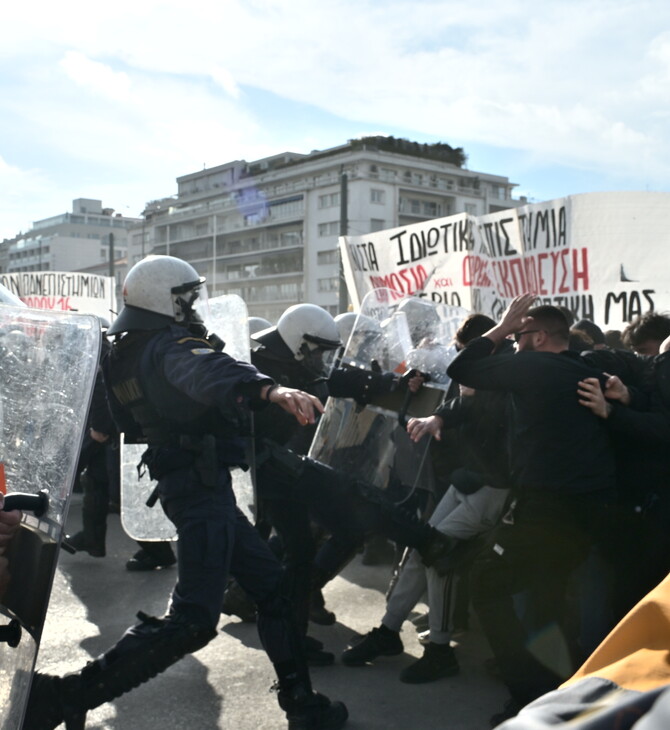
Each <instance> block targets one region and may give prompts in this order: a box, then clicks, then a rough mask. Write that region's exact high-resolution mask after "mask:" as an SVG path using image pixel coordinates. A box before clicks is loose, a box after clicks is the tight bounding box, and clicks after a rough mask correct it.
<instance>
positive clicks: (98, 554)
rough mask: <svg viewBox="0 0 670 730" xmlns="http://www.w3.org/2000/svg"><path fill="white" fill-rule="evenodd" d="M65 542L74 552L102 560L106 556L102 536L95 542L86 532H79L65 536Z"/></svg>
mask: <svg viewBox="0 0 670 730" xmlns="http://www.w3.org/2000/svg"><path fill="white" fill-rule="evenodd" d="M65 542H67V544H68V545H70V547H72V548H74V549H75V550H76V552H78V553H82V552H83V553H88V554H89V555H90V556H91V557H93V558H104V557H105V555H106V550H105V538H104V536H103V537H102V539H101V540H99V539H98V540H96V539H95V538H93V537H92V536H91V534H90V533H87V531H86V530H80V531H79V532H76V533H75V534H74V535H67V536H66V537H65Z"/></svg>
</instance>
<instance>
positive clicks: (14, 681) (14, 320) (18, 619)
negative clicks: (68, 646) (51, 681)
mask: <svg viewBox="0 0 670 730" xmlns="http://www.w3.org/2000/svg"><path fill="white" fill-rule="evenodd" d="M99 351H100V324H99V322H98V319H97V318H96V317H92V316H85V315H66V314H52V313H49V312H44V311H41V310H40V311H38V310H34V309H28V308H23V307H14V306H6V305H0V403H1V404H2V407H1V409H0V410H1V412H2V420H1V423H0V464H1V467H0V468H1V469H2V471H3V472H4V482H5V488H6V491H7V493H8V497H7V499H6V501H7V505H6V506H7V508H11V506H12V505H11V502H14V503H15V504H16V501H17V500H19V502H20V504H19V505H18V506H19V507H21V508H22V509H24V510H28V509H34V511H33V512H28V511H24V517H23V521H22V523H21V526H20V529H19V532H18V534H17V535H16V537H15V538H14V540H13V541H12V543H11V544H10V546H9V548H8V550H7V552H6V553H5V557H6V558H7V559H8V569H9V573H10V579H9V583H8V585H7V588H6V590H4V591H3V592H2V593H1V594H0V728H2V730H16V728H20V727H21V722H22V718H23V713H24V708H25V705H26V702H27V699H28V692H29V689H30V679H31V676H32V670H33V666H34V663H35V658H36V655H37V650H38V648H39V643H40V638H41V634H42V627H43V625H44V619H45V616H46V611H47V606H48V603H49V596H50V593H51V586H52V582H53V577H54V573H55V570H56V562H57V559H58V548H59V545H60V541H61V536H62V534H63V526H64V524H65V519H66V517H67V509H68V504H69V498H70V493H71V491H72V485H73V482H74V477H75V472H76V468H77V462H78V460H79V452H80V449H81V444H82V439H83V435H84V430H85V427H86V420H87V415H88V409H89V405H90V399H91V394H92V391H93V383H94V380H95V374H96V370H97V367H98V358H99ZM36 494H41V496H40V497H39V498H37V499H36V501H37V504H38V507H33V506H30V505H26V504H25V503H26V502H27V501H29V499H30V498H29V496H28V495H36ZM21 503H22V504H21Z"/></svg>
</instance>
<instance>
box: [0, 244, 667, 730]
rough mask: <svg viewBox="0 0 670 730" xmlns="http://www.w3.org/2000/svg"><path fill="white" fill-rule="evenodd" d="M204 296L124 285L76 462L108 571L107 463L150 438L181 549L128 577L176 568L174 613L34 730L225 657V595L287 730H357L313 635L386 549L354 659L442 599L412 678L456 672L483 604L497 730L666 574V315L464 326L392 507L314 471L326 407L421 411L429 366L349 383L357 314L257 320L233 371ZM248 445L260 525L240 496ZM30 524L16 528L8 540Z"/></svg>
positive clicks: (383, 497) (291, 312)
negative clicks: (613, 322) (385, 571)
mask: <svg viewBox="0 0 670 730" xmlns="http://www.w3.org/2000/svg"><path fill="white" fill-rule="evenodd" d="M203 290H204V280H203V279H201V278H200V277H199V276H198V274H197V272H196V271H195V270H194V269H193V268H192V267H191V266H190V265H189V264H186V263H185V262H183V261H180V260H179V259H174V258H173V257H169V256H152V257H148V258H147V259H144V260H143V261H141V262H139V263H138V264H136V265H135V266H134V267H133V268H132V269H131V270H130V272H129V273H128V276H127V278H126V282H125V285H124V299H125V306H124V309H123V310H122V312H121V313H120V315H119V316H118V317H117V319H116V320H115V321H114V323H113V324H112V325H111V327H109V328H108V329H107V335H108V336H110V337H111V336H114V337H115V341H114V344H113V345H110V346H109V347H108V348H107V350H108V351H107V352H106V355H105V357H104V360H103V362H102V367H101V371H102V375H101V379H100V380H99V383H98V388H97V391H96V398H95V399H94V408H93V410H92V412H91V421H90V430H89V437H90V438H91V439H92V443H91V444H89V449H90V451H91V453H92V454H93V456H92V457H90V458H88V457H87V458H86V459H83V460H82V469H83V468H84V466H86V469H85V471H84V474H85V477H84V490H85V494H84V501H85V504H84V507H85V509H84V526H83V529H82V531H81V533H79V534H78V535H75V536H73V538H71V541H72V542H73V543H74V546H75V547H76V548H77V549H78V550H81V551H84V552H88V553H89V554H90V555H92V556H96V557H102V556H104V554H105V547H104V521H105V519H106V510H107V507H108V503H109V494H108V487H106V486H99V485H100V484H103V483H107V481H106V480H107V478H108V475H109V473H110V471H109V467H108V464H109V459H110V454H109V450H108V449H106V448H102V446H103V445H104V444H105V443H107V442H112V443H113V441H114V435H115V434H116V433H117V432H123V433H124V434H126V436H127V437H129V438H132V439H135V440H138V441H142V442H144V443H146V445H147V449H146V451H145V453H144V455H143V457H142V461H143V463H144V464H145V466H146V467H147V468H148V470H149V472H150V474H151V477H152V478H153V479H155V480H156V481H157V484H158V487H157V495H158V499H159V500H160V504H161V506H162V508H163V510H164V511H165V513H166V515H167V516H168V518H169V519H170V520H171V521H172V522H173V524H174V525H175V527H176V529H177V534H178V543H177V556H176V558H175V557H173V556H172V551H171V549H170V548H169V547H168V548H167V549H168V550H170V554H169V555H166V554H165V553H164V554H163V555H161V556H157V555H156V556H151V555H149V554H148V552H147V550H151V548H146V549H145V546H144V545H142V546H141V550H140V553H138V554H137V555H136V556H134V558H132V559H131V561H132V560H136V561H137V560H139V561H140V562H144V563H145V565H144V566H142V567H146V568H148V569H151V568H155V567H163V566H169V565H170V564H171V563H172V562H174V560H175V559H176V561H177V566H178V580H177V584H176V586H175V588H174V591H173V593H172V596H171V598H170V602H169V607H168V611H167V613H166V615H165V616H163V617H159V618H156V617H151V616H146V615H144V614H139V617H140V622H139V623H138V624H137V625H135V626H133V627H132V628H131V629H129V630H128V631H127V632H126V633H125V634H124V636H123V637H121V639H120V640H119V641H118V642H117V643H116V644H115V645H114V646H113V647H112V648H110V649H109V650H108V651H107V652H105V653H104V654H103V655H101V656H100V657H98V658H96V659H95V660H94V661H92V662H90V663H89V664H87V665H86V666H85V667H83V668H82V669H81V670H80V671H79V672H76V673H73V674H70V675H67V676H65V677H56V676H50V675H44V674H40V673H37V674H36V676H35V678H34V681H33V689H32V692H31V699H30V702H29V706H28V710H27V715H26V720H25V724H24V727H25V728H26V730H48V729H51V728H55V727H57V726H58V725H59V724H60V723H61V722H63V721H65V722H66V723H68V727H72V728H74V727H82V728H83V727H84V723H85V717H86V712H87V711H88V710H90V709H92V708H94V707H96V706H98V705H100V704H101V703H103V702H106V701H109V700H111V699H114V698H115V697H118V696H120V695H121V694H123V693H124V692H127V691H129V690H131V689H132V688H133V687H135V686H137V685H138V684H140V683H142V682H145V681H147V680H149V679H150V678H151V677H153V676H155V674H156V673H158V672H161V671H163V670H164V669H166V668H167V667H168V666H170V665H171V664H172V663H174V662H175V661H177V660H178V659H179V658H181V657H182V656H184V655H185V654H187V653H189V652H192V651H195V650H197V649H198V648H200V647H202V646H204V645H205V644H207V643H208V642H209V641H211V640H212V639H213V638H214V636H215V635H216V627H217V623H218V620H219V617H220V614H221V611H222V607H223V606H225V605H226V601H227V600H228V608H227V609H224V610H226V611H227V612H229V613H235V612H236V608H235V604H236V602H237V605H239V606H240V607H241V608H240V609H239V611H240V613H239V615H241V616H244V617H245V618H247V619H248V620H255V621H256V623H257V627H258V632H259V635H260V637H261V641H262V644H263V647H264V648H265V650H266V652H267V654H268V657H269V658H270V661H271V662H272V664H273V666H274V669H275V672H276V674H277V686H278V701H279V705H280V707H281V708H282V710H283V711H284V712H285V713H286V716H287V720H288V726H289V728H293V730H298V729H303V728H304V729H305V730H307V729H308V728H313V729H314V730H317V728H322V729H323V730H328V729H329V728H332V729H333V730H334V729H335V728H339V727H342V726H343V725H344V724H345V723H346V720H347V717H348V711H347V709H346V706H345V705H344V703H343V702H341V701H331V700H329V699H328V698H326V697H325V696H324V695H322V694H320V693H318V692H316V691H315V690H314V689H313V688H312V683H311V678H310V671H309V667H310V666H324V665H328V664H331V663H333V662H334V661H335V655H334V654H333V653H332V652H330V651H327V650H326V649H325V648H324V646H323V644H322V643H321V642H319V641H318V640H316V639H315V638H313V637H310V636H309V635H308V625H309V622H310V618H311V619H312V620H317V621H318V622H319V623H322V624H331V623H334V621H335V616H334V614H333V613H332V612H330V611H329V610H328V609H327V607H326V604H325V600H324V595H323V589H324V587H325V586H326V585H327V583H328V581H330V580H331V579H332V578H334V577H335V576H336V575H338V573H339V572H340V571H341V570H342V569H343V568H344V567H345V566H346V565H347V563H348V562H349V561H350V560H351V559H352V558H353V556H354V555H356V554H357V553H358V552H360V551H361V550H362V549H363V548H364V546H365V544H366V543H369V542H370V541H371V540H375V539H381V540H382V541H383V542H387V543H388V541H391V542H392V543H393V544H395V545H396V546H397V550H396V554H397V555H398V556H399V557H398V563H397V566H396V571H395V576H394V579H393V583H392V586H390V589H389V593H388V600H387V606H386V611H385V613H384V615H383V617H381V619H380V621H379V623H378V625H376V626H374V627H373V628H371V630H370V631H369V632H368V633H367V634H364V635H362V636H357V637H355V638H354V639H353V640H352V642H351V644H350V645H349V646H348V647H347V648H346V649H345V650H344V652H343V653H342V655H341V662H342V663H343V664H344V665H346V666H348V667H351V668H352V671H356V669H355V668H356V667H359V666H361V665H369V664H371V663H373V662H374V661H375V660H376V659H377V658H378V657H380V656H394V655H399V654H401V653H402V651H403V643H402V640H401V637H400V632H401V629H402V626H403V623H404V622H405V621H406V620H407V618H408V616H409V615H410V612H411V611H412V610H413V608H414V607H415V605H416V604H417V603H418V602H419V601H421V600H422V599H425V601H426V603H427V605H428V607H429V613H428V617H427V624H428V632H427V635H426V637H425V643H424V654H423V656H422V657H421V658H420V659H418V660H417V661H416V662H415V663H413V664H412V665H410V666H408V667H405V668H404V669H403V670H402V672H401V674H400V680H401V681H403V682H406V683H410V684H420V683H426V682H433V681H437V680H441V679H444V678H448V677H450V676H453V675H455V674H457V673H458V672H459V662H458V657H457V655H456V652H455V651H454V648H453V647H452V645H451V635H452V631H453V629H454V624H455V622H456V621H457V618H456V615H455V611H454V605H455V604H456V603H460V604H461V605H463V603H464V602H465V605H470V606H472V610H473V611H474V614H475V615H476V616H477V620H478V622H479V624H480V626H481V628H482V630H483V632H484V634H485V636H486V638H487V640H488V642H489V645H490V648H491V651H492V653H493V659H494V665H495V671H496V672H497V674H498V675H499V676H500V677H501V679H502V681H503V682H504V683H505V685H506V686H507V688H508V690H509V693H510V699H509V701H508V702H507V703H506V705H505V707H504V708H503V710H502V712H500V713H499V714H497V715H496V716H494V717H493V718H491V726H492V727H497V726H498V725H500V724H501V723H504V722H505V721H507V720H508V719H509V718H512V717H514V716H516V715H517V713H518V712H519V711H520V710H521V709H522V708H523V707H525V706H527V705H528V704H529V703H533V702H534V701H535V700H537V698H540V697H542V696H543V695H545V693H547V692H550V691H552V690H554V689H556V688H557V687H558V686H559V685H560V684H561V683H562V682H563V681H565V680H566V679H568V677H569V676H570V675H571V674H572V673H573V671H574V670H575V669H576V668H577V667H578V666H579V665H580V664H581V663H582V662H584V661H585V660H586V659H587V657H588V656H589V655H590V654H591V652H593V651H594V650H595V649H596V647H597V646H598V644H599V643H600V642H601V641H602V640H603V639H604V638H605V637H606V636H607V634H608V633H609V632H610V631H611V630H612V628H613V627H614V626H615V625H616V624H617V622H618V621H619V620H621V619H622V618H623V617H624V616H625V615H626V614H627V612H628V611H630V609H631V608H632V607H633V606H634V605H635V604H636V603H637V602H638V601H640V600H641V599H643V598H644V596H645V595H646V594H647V593H649V592H650V591H651V590H652V589H654V588H655V586H656V585H657V584H659V583H660V582H661V581H662V580H663V579H664V577H665V576H666V575H667V573H668V572H669V568H670V565H669V557H668V556H670V551H668V547H670V545H669V544H668V543H669V541H670V531H668V529H667V525H668V517H669V516H670V499H669V498H668V496H667V494H666V493H667V489H666V484H667V482H668V479H669V478H670V457H668V456H666V453H667V447H666V444H667V443H668V439H669V438H670V370H669V369H668V365H667V363H668V362H670V360H668V358H670V355H668V354H667V352H668V350H670V317H668V316H666V315H663V314H658V313H653V312H652V313H648V314H646V315H643V316H641V317H639V318H638V319H637V320H636V321H634V322H633V323H631V324H630V325H629V326H628V327H626V329H625V330H624V331H623V332H621V333H616V332H607V333H605V332H603V331H602V330H601V329H600V328H599V327H598V326H597V324H596V323H593V322H590V321H588V320H582V321H580V322H574V321H573V318H572V314H571V313H570V312H569V311H566V310H564V309H562V308H559V307H554V306H548V305H539V306H537V305H536V297H535V296H534V295H533V294H532V293H528V294H525V295H523V296H520V297H517V298H516V299H514V300H513V301H512V302H511V303H510V305H509V306H508V308H507V309H506V310H505V312H504V314H503V316H502V317H501V319H500V321H499V322H495V321H493V320H491V319H490V318H488V317H486V316H484V315H482V314H472V315H469V316H468V317H467V318H465V319H464V320H463V321H462V322H461V323H460V326H459V327H458V330H457V332H456V335H455V337H454V340H453V342H450V343H442V345H445V348H444V349H439V348H437V347H436V346H433V344H432V343H430V342H428V347H427V349H429V350H431V352H432V354H433V355H435V354H438V355H439V356H440V357H443V356H444V353H445V352H446V351H447V350H446V346H447V345H449V346H451V345H453V346H454V347H455V350H456V351H457V353H456V354H455V356H454V357H451V356H450V357H449V359H448V361H447V360H445V361H444V364H443V367H441V370H442V371H443V373H445V372H446V376H447V377H445V378H444V380H445V386H444V390H443V391H440V392H441V393H442V398H441V402H440V403H439V405H438V406H437V407H436V409H435V411H434V412H433V413H432V414H431V413H428V414H426V415H422V416H415V417H410V418H408V419H405V423H406V425H405V426H404V428H405V430H406V433H407V436H408V441H409V442H411V443H412V444H415V445H420V444H424V445H425V444H426V443H427V442H428V440H431V445H430V450H429V452H428V453H429V454H430V459H429V462H430V463H429V465H428V466H429V469H430V470H431V475H430V478H425V479H422V486H421V488H419V489H418V490H414V491H411V492H410V496H411V497H412V499H405V498H404V499H403V500H400V501H398V500H394V499H392V498H390V497H389V494H390V492H391V487H390V486H389V489H388V493H389V494H386V493H385V490H383V489H378V490H374V489H372V490H371V489H369V488H366V490H363V491H361V489H360V488H359V486H358V485H357V484H356V482H355V480H351V479H346V478H345V475H343V474H341V473H339V472H337V470H333V469H331V468H329V467H327V466H324V465H320V464H318V463H313V462H312V461H311V460H310V459H309V458H307V457H306V456H305V455H307V454H308V451H309V448H310V443H311V441H312V438H313V435H314V430H315V428H316V424H317V422H318V420H319V417H320V414H321V413H323V410H324V404H325V403H326V401H327V399H328V398H329V397H330V398H336V399H348V400H350V401H353V402H354V403H355V404H356V406H355V407H356V408H357V409H358V410H361V409H363V408H364V407H365V406H366V405H368V404H369V403H370V402H374V401H375V399H376V398H383V397H388V396H389V394H400V398H399V401H398V402H403V401H406V400H407V399H406V398H405V397H404V396H403V394H404V393H411V394H417V393H418V392H419V391H420V390H421V389H422V388H426V387H427V386H428V384H429V382H430V380H431V378H432V379H433V380H436V379H439V377H440V376H439V375H438V376H437V378H436V374H435V372H433V373H432V375H429V374H428V372H427V370H428V368H427V367H426V368H424V369H421V368H420V367H408V368H407V372H404V373H403V372H391V371H384V369H383V368H380V367H379V363H378V362H377V361H376V360H374V361H371V362H369V363H367V364H364V366H362V365H360V364H359V365H358V366H356V367H349V366H347V365H346V364H345V363H343V362H342V361H341V360H340V359H339V356H341V355H342V349H343V346H344V345H345V344H346V339H347V337H348V336H349V331H350V328H351V323H350V322H349V325H348V326H349V330H347V331H346V332H345V331H344V330H343V329H342V328H341V327H340V328H338V324H340V323H341V324H342V325H344V323H345V319H342V318H340V321H339V322H338V321H337V319H338V318H335V319H334V318H333V317H332V316H331V315H330V314H328V313H327V312H326V311H325V310H323V309H321V308H319V307H316V306H314V305H311V304H300V305H295V306H293V307H291V308H289V309H288V310H287V311H286V312H285V313H284V314H283V315H282V317H280V319H279V320H278V322H277V324H276V325H275V326H272V325H270V324H269V323H263V325H265V324H268V325H269V326H267V327H266V326H261V328H260V329H258V330H257V331H255V332H254V333H253V335H252V338H253V343H254V349H253V351H252V355H251V362H250V363H243V362H240V361H236V360H233V359H232V358H230V357H229V356H228V355H226V354H225V350H222V343H221V342H220V341H218V340H217V338H212V337H210V336H209V335H208V333H207V331H206V329H205V327H204V324H203V318H202V315H201V310H200V305H201V304H202V303H203V298H204V297H203ZM424 305H425V306H431V305H427V304H426V303H424ZM421 317H422V318H424V319H425V313H422V315H421ZM348 319H349V318H346V320H347V321H348ZM427 341H428V336H427V335H425V333H424V336H423V339H422V341H421V344H422V345H423V346H426V343H427ZM414 344H415V345H417V343H416V342H415V343H414ZM436 344H437V343H436ZM433 359H434V358H433ZM103 380H104V384H103ZM449 381H451V385H449ZM95 403H97V404H98V405H97V406H95ZM100 403H102V404H103V405H102V406H100ZM252 413H253V416H254V417H253V418H251V414H252ZM252 423H253V426H252ZM250 439H253V442H254V447H255V448H254V451H255V456H256V463H255V467H256V490H257V491H256V508H255V516H256V519H255V524H254V525H252V524H250V522H249V520H248V519H247V518H246V517H245V516H244V515H243V513H242V512H241V511H240V510H239V508H238V507H237V506H236V504H235V497H234V494H233V491H232V488H231V480H230V469H231V468H232V467H236V466H240V465H242V464H244V462H245V459H246V456H245V453H246V451H245V448H244V447H245V444H247V443H248V442H249V440H250ZM96 444H97V445H98V446H99V447H100V448H99V447H98V446H96ZM373 467H374V465H373ZM112 473H113V470H112ZM391 481H392V480H391ZM96 482H97V486H96ZM371 492H376V495H375V496H371ZM415 492H416V493H415ZM10 514H11V513H10ZM0 515H2V513H1V512H0ZM3 525H7V527H4V526H3ZM15 525H16V519H15V518H10V519H8V518H2V519H0V538H1V539H0V547H1V545H2V542H3V541H4V540H7V539H9V538H10V537H11V535H12V534H13V532H14V531H15V529H16V527H15ZM159 549H160V548H159ZM400 556H402V557H400ZM131 564H132V563H131ZM131 564H129V568H130V569H138V568H137V567H131ZM4 568H5V566H4V565H3V563H2V559H1V557H0V571H2V570H3V569H4ZM139 569H142V568H139ZM3 579H4V578H3V576H2V575H1V574H0V587H1V586H2V580H3ZM231 595H234V596H235V597H236V598H235V599H234V600H233V599H231ZM461 620H462V617H461ZM538 636H542V637H547V636H552V637H554V639H553V641H554V643H555V645H556V646H557V647H559V646H560V648H561V651H558V650H557V651H555V652H549V653H548V654H547V652H544V651H543V652H540V651H539V650H537V646H536V642H535V637H538ZM566 657H567V659H566ZM559 659H560V661H559ZM510 727H511V726H510Z"/></svg>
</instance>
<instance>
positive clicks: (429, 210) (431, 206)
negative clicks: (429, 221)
mask: <svg viewBox="0 0 670 730" xmlns="http://www.w3.org/2000/svg"><path fill="white" fill-rule="evenodd" d="M438 213H439V206H438V204H437V203H434V202H425V201H424V204H423V214H424V215H425V216H428V217H429V218H437V215H438Z"/></svg>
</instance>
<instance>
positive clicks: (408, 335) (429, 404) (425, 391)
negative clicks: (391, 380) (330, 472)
mask: <svg viewBox="0 0 670 730" xmlns="http://www.w3.org/2000/svg"><path fill="white" fill-rule="evenodd" d="M466 314H467V312H465V310H463V309H460V308H453V307H445V306H443V305H435V304H432V303H431V302H428V301H426V300H423V299H416V298H410V299H408V298H402V297H401V296H400V295H399V294H397V293H396V292H394V291H392V290H389V289H375V290H373V291H371V292H369V293H368V294H367V296H366V297H365V299H364V300H363V302H362V305H361V311H360V313H359V315H358V317H357V319H356V322H355V324H354V327H353V329H352V331H351V335H350V336H349V339H348V341H347V343H346V345H345V349H344V353H343V355H342V357H341V359H340V367H344V368H362V369H365V370H371V369H381V371H382V372H395V373H397V374H399V375H401V374H404V373H405V372H407V371H408V370H412V369H414V370H417V371H420V372H422V373H424V374H425V375H428V376H429V379H428V381H427V382H426V383H425V384H424V385H423V387H422V388H421V389H420V390H419V391H418V393H416V394H412V393H411V392H410V391H409V390H408V389H407V388H405V387H399V388H397V389H395V390H394V391H392V392H390V393H385V394H383V395H377V396H374V397H373V398H372V399H371V401H370V402H369V403H367V404H366V405H365V406H362V405H360V404H358V403H356V402H354V401H353V400H351V399H349V398H329V399H328V402H327V404H326V410H325V413H324V415H323V416H322V417H321V420H320V421H319V425H318V427H317V430H316V433H315V436H314V440H313V441H312V445H311V447H310V451H309V457H310V458H312V459H314V460H315V461H318V462H320V463H322V464H325V465H327V466H330V467H333V468H334V469H335V470H337V471H339V472H342V473H345V474H355V475H356V476H357V478H358V479H360V480H361V481H362V482H365V483H366V484H368V485H371V486H374V487H376V488H378V489H381V490H387V496H389V497H391V498H392V499H393V501H397V502H402V501H404V500H405V499H406V498H407V497H408V496H409V495H410V494H411V493H412V492H413V491H414V489H416V488H422V489H428V490H431V489H432V484H433V479H432V470H431V468H430V463H429V459H428V458H427V456H428V448H429V439H427V438H426V439H423V440H422V441H420V442H419V443H417V444H415V443H413V442H412V441H410V439H409V436H408V435H407V432H406V430H405V425H406V422H407V419H408V418H409V417H412V416H414V417H423V416H429V415H430V414H431V413H433V411H434V410H435V409H436V408H437V407H438V406H439V405H440V403H441V402H442V401H443V399H444V396H445V394H446V391H447V389H448V387H449V379H448V377H447V375H446V369H447V366H448V365H449V363H450V362H451V360H452V359H453V358H454V357H455V355H456V350H455V348H454V347H453V345H452V341H453V338H454V335H455V332H456V329H457V328H458V325H459V323H460V321H461V320H462V319H463V318H464V316H465V315H466Z"/></svg>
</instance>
